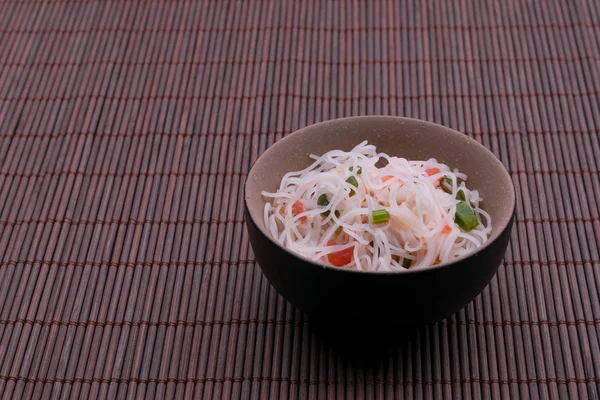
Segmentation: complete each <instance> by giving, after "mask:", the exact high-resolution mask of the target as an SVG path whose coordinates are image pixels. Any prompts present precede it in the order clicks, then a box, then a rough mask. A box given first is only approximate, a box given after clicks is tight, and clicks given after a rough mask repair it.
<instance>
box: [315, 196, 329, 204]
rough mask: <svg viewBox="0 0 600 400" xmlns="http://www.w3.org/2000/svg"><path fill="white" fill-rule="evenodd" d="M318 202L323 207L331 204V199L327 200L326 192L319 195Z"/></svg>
mask: <svg viewBox="0 0 600 400" xmlns="http://www.w3.org/2000/svg"><path fill="white" fill-rule="evenodd" d="M317 204H318V205H320V206H322V207H325V206H328V205H329V200H327V195H326V194H325V193H323V194H322V195H320V196H319V198H318V199H317Z"/></svg>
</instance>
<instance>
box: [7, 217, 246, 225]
mask: <svg viewBox="0 0 600 400" xmlns="http://www.w3.org/2000/svg"><path fill="white" fill-rule="evenodd" d="M245 223H246V221H245V220H243V219H224V220H219V219H215V218H212V219H208V220H207V219H193V220H190V221H187V220H179V219H178V220H175V221H173V220H160V219H142V220H136V219H131V218H130V219H129V220H127V221H123V220H118V219H111V220H102V219H97V220H72V219H71V218H62V219H55V218H48V219H36V218H33V219H22V220H16V221H5V220H0V226H9V227H15V226H20V225H25V224H65V225H74V226H80V225H83V226H89V225H101V226H106V225H113V224H114V225H121V226H127V225H135V226H144V225H227V224H245Z"/></svg>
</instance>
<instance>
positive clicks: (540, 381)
mask: <svg viewBox="0 0 600 400" xmlns="http://www.w3.org/2000/svg"><path fill="white" fill-rule="evenodd" d="M0 380H2V381H15V382H16V381H21V382H26V383H43V384H69V385H72V384H75V383H79V384H92V383H100V384H110V383H135V384H138V385H148V384H161V385H166V384H169V383H176V384H199V383H225V382H228V383H241V382H265V383H289V384H290V385H309V386H315V385H350V386H356V385H361V386H362V385H369V386H374V385H379V386H381V385H386V386H396V385H406V386H413V385H423V386H433V385H440V384H441V385H458V384H472V383H478V384H482V385H494V384H495V385H531V384H536V385H547V384H550V383H556V384H559V385H566V384H570V383H580V384H585V383H599V382H600V378H575V377H570V378H566V379H558V378H553V377H551V378H511V379H481V378H476V377H474V378H460V379H459V378H455V379H434V380H422V379H412V380H411V379H406V380H404V379H397V380H383V379H364V380H363V379H359V380H341V379H339V380H332V379H307V378H303V379H292V378H286V377H269V376H244V377H224V378H215V377H204V378H146V379H140V378H134V377H129V378H99V377H93V378H71V379H69V378H39V377H35V378H31V377H24V376H20V375H17V376H12V375H9V376H7V375H0Z"/></svg>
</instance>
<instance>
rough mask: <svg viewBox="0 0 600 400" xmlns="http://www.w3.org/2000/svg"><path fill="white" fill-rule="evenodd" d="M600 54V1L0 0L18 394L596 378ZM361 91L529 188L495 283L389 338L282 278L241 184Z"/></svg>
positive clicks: (11, 338) (10, 353) (218, 393)
mask: <svg viewBox="0 0 600 400" xmlns="http://www.w3.org/2000/svg"><path fill="white" fill-rule="evenodd" d="M599 54H600V3H598V2H597V1H594V0H589V1H584V0H573V1H561V0H547V1H523V2H519V1H516V0H507V1H491V0H485V1H477V0H457V1H452V2H450V1H442V0H422V1H420V0H407V1H402V2H397V1H369V2H367V1H363V0H355V1H340V0H329V1H317V0H309V1H301V2H300V1H298V2H292V1H289V2H285V1H268V0H264V1H263V0H257V1H246V0H240V1H222V2H221V1H211V2H198V1H181V2H178V1H153V0H151V1H146V2H142V1H136V0H109V1H101V0H83V1H75V0H57V1H53V2H46V1H39V0H4V1H0V397H3V398H16V399H18V398H32V397H35V398H38V397H43V398H83V399H87V398H114V397H119V398H132V397H137V398H152V397H154V396H157V397H173V396H177V397H197V398H214V399H218V398H238V399H240V398H243V399H246V398H292V399H293V398H306V397H310V398H316V397H318V398H335V397H339V398H344V397H345V398H384V397H385V398H397V399H411V398H419V399H442V398H443V399H450V398H452V399H459V398H477V399H488V398H531V399H546V398H552V399H586V398H592V399H595V398H598V390H599V389H600V343H599V340H600V296H599V292H600V288H599V283H600V254H599V251H598V248H599V247H600V246H599V245H600V206H599V203H600V172H599V171H600V161H599V159H600V134H599V132H600V110H599V101H598V100H599V94H600V68H599V67H600V56H599ZM364 114H391V115H402V116H410V117H416V118H422V119H426V120H430V121H434V122H437V123H441V124H444V125H447V126H450V127H452V128H455V129H458V130H460V131H462V132H465V133H466V134H468V135H469V136H472V137H474V138H476V139H477V140H479V141H481V142H482V143H483V144H484V145H485V146H487V147H488V148H489V149H491V150H492V151H493V152H494V153H495V154H496V155H497V156H498V157H499V158H500V159H501V160H502V161H503V163H504V164H505V165H506V167H507V168H508V169H509V170H510V171H511V174H512V177H513V181H514V184H515V185H516V188H517V192H518V210H517V213H518V215H517V218H518V219H517V222H516V226H515V228H514V230H513V233H512V240H511V244H510V246H509V250H508V252H507V254H506V260H505V262H504V264H503V265H502V266H501V267H500V270H499V273H498V275H497V277H496V278H494V280H493V281H492V283H491V284H490V286H489V287H488V288H487V289H486V290H485V291H484V292H483V293H482V294H481V295H480V296H479V297H478V298H477V299H476V300H475V301H474V302H473V303H472V304H469V305H468V306H467V307H466V308H465V309H464V310H462V311H460V312H459V313H457V314H456V315H454V316H452V317H450V318H448V319H447V320H445V321H442V322H440V323H438V324H436V325H434V326H430V327H427V328H424V329H421V330H419V331H418V332H414V333H411V334H410V335H409V336H408V338H406V339H403V340H401V341H400V342H399V348H398V349H397V350H395V351H391V352H389V353H388V354H385V355H384V356H380V357H378V358H376V359H374V360H371V361H369V362H366V361H364V362H363V361H356V360H354V361H352V360H349V359H348V357H347V356H346V355H344V354H342V353H340V351H339V350H337V349H335V348H332V347H329V346H328V345H327V343H326V342H324V341H323V340H322V337H321V336H320V335H319V334H318V333H317V332H315V328H314V326H313V325H312V324H311V322H310V320H309V319H307V318H306V317H305V316H304V315H302V314H301V313H299V312H297V311H296V310H295V309H294V308H293V307H291V306H290V305H288V304H287V303H285V302H284V301H283V300H282V299H281V298H280V297H278V296H277V295H276V294H275V292H274V291H273V289H272V288H270V286H269V285H268V283H267V281H266V280H265V278H264V277H263V276H262V274H261V272H260V269H259V268H258V266H257V265H256V263H255V262H254V257H253V254H252V252H251V250H250V249H249V245H248V238H247V233H246V231H245V227H244V223H243V212H242V193H241V189H242V184H243V181H244V179H245V176H246V174H247V172H248V169H249V167H250V165H251V163H252V162H253V161H254V160H255V159H256V158H257V157H258V155H259V154H261V152H263V151H264V150H265V149H266V148H267V147H268V146H269V145H271V144H272V143H273V142H274V141H275V140H277V139H279V138H281V137H282V136H283V135H285V134H287V133H289V132H292V131H294V130H296V129H298V128H300V127H302V126H305V125H308V124H311V123H314V122H318V121H322V120H326V119H331V118H337V117H342V116H350V115H364ZM348 335H352V332H348ZM359 339H360V338H357V340H359Z"/></svg>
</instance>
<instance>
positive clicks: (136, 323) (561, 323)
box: [0, 318, 600, 328]
mask: <svg viewBox="0 0 600 400" xmlns="http://www.w3.org/2000/svg"><path fill="white" fill-rule="evenodd" d="M17 323H20V324H23V325H38V326H43V327H48V326H58V327H65V326H66V327H79V328H81V327H88V326H92V327H99V328H106V327H123V326H129V327H136V328H139V327H161V326H163V327H209V328H212V327H225V326H243V325H279V326H284V325H288V326H295V327H302V326H306V325H307V323H306V322H297V321H294V320H291V319H286V320H277V319H266V320H261V319H256V318H249V319H235V318H234V319H231V320H229V321H218V320H216V321H200V320H197V321H182V320H178V321H91V320H90V321H59V320H52V321H42V320H39V319H36V320H31V319H23V318H18V319H15V320H0V325H15V324H17ZM435 325H438V326H476V327H496V328H501V327H512V328H520V327H523V326H530V327H542V326H547V327H553V328H554V327H559V326H579V325H584V326H598V325H600V318H598V319H594V320H585V319H581V318H580V319H576V320H575V321H566V320H559V321H548V320H541V321H529V320H520V321H509V320H505V321H476V320H472V319H469V320H465V321H462V320H461V321H457V320H443V321H441V322H438V323H436V324H435Z"/></svg>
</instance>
